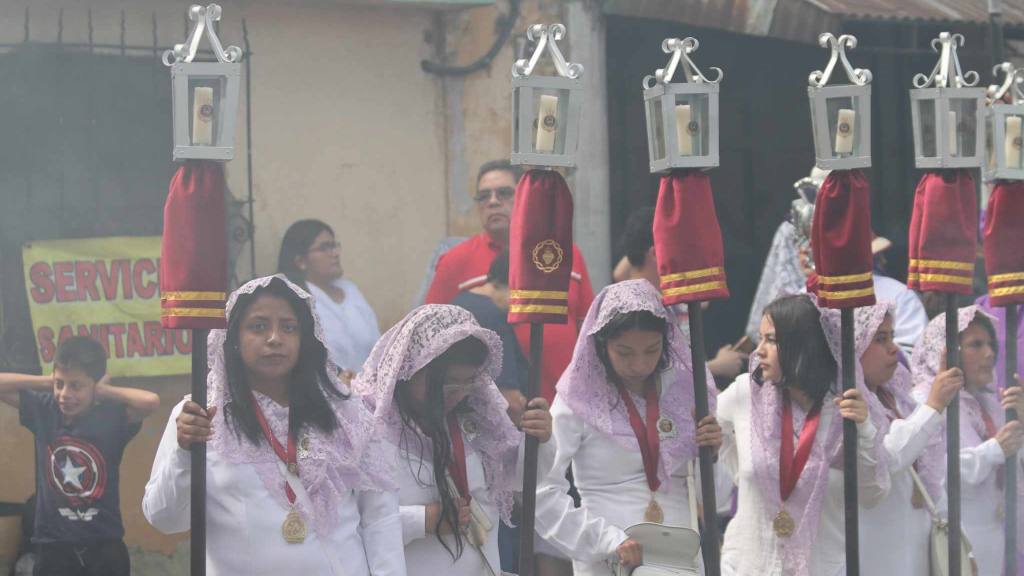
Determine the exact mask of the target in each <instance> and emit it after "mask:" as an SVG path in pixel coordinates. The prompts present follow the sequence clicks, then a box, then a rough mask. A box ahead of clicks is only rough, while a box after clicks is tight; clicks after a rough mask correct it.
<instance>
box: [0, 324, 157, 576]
mask: <svg viewBox="0 0 1024 576" xmlns="http://www.w3.org/2000/svg"><path fill="white" fill-rule="evenodd" d="M106 371H107V355H106V352H105V351H104V350H103V347H102V346H100V344H99V343H98V342H96V341H95V340H92V339H90V338H87V337H84V336H75V337H71V338H68V339H66V340H65V341H64V342H63V343H61V345H60V347H59V348H58V350H57V357H56V359H55V360H54V364H53V374H52V375H50V376H31V375H25V374H0V401H3V402H4V403H6V404H9V405H11V406H14V407H15V408H18V410H19V412H20V416H21V424H22V425H23V426H25V427H26V428H28V429H29V430H31V431H32V433H33V434H34V435H35V450H36V494H37V499H36V521H35V526H34V528H33V531H32V543H33V544H34V545H35V546H36V557H37V562H36V567H35V576H100V575H102V576H121V575H125V576H127V575H128V574H129V573H130V566H129V560H128V550H127V548H125V545H124V540H123V539H124V526H123V525H122V524H121V508H120V496H119V492H120V482H119V478H120V475H119V473H118V469H119V468H120V466H121V455H122V454H123V453H124V447H125V445H127V444H128V441H129V440H131V439H132V437H133V436H135V434H137V433H138V431H139V428H140V427H141V423H142V420H143V419H144V418H145V417H146V416H148V415H150V414H152V413H153V411H155V410H156V409H157V408H158V407H159V406H160V397H159V396H157V395H156V394H154V393H152V392H147V391H145V390H136V389H132V388H122V387H114V386H111V385H110V384H109V383H108V378H107V376H106Z"/></svg>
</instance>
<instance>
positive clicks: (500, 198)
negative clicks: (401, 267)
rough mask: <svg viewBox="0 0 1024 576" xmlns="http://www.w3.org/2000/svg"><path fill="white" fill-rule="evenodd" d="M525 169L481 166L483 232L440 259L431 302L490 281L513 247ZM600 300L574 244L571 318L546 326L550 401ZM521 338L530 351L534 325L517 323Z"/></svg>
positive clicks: (544, 383) (544, 385)
mask: <svg viewBox="0 0 1024 576" xmlns="http://www.w3.org/2000/svg"><path fill="white" fill-rule="evenodd" d="M519 175H520V171H519V169H518V167H516V166H512V165H511V164H509V162H508V161H506V160H494V161H491V162H487V163H486V164H484V165H483V166H481V167H480V171H479V172H478V173H477V179H476V194H475V195H474V196H473V199H474V201H475V202H476V209H477V214H478V215H479V216H480V225H481V226H482V227H483V232H481V233H479V234H477V235H476V236H473V237H472V238H470V239H468V240H466V241H465V242H462V243H461V244H458V245H457V246H455V247H454V248H452V249H451V250H449V251H448V252H445V253H444V254H443V255H442V256H441V258H440V259H439V260H438V261H437V268H436V270H435V271H434V280H433V282H432V283H431V284H430V290H429V291H428V292H427V296H426V299H425V302H426V303H427V304H448V303H450V302H451V301H452V299H454V298H455V296H456V295H457V294H458V293H459V292H461V291H463V290H469V289H471V288H475V287H477V286H480V285H482V284H484V283H486V282H487V270H488V269H489V268H490V266H491V262H492V261H493V260H494V258H495V256H497V255H498V254H500V253H501V252H503V251H505V250H508V231H509V224H510V221H511V215H512V203H513V200H514V198H515V191H516V183H517V182H518V181H519ZM593 300H594V289H593V287H592V286H591V285H590V275H589V274H588V273H587V265H586V263H585V262H584V261H583V254H581V253H580V251H579V248H577V247H576V245H575V244H574V245H573V247H572V280H571V281H570V284H569V322H568V323H567V324H548V325H546V326H545V327H544V357H543V358H544V359H543V363H542V365H541V394H542V395H543V396H544V397H545V398H547V400H548V401H549V402H550V401H551V400H552V399H554V397H555V384H556V383H557V382H558V378H559V377H560V376H561V375H562V372H563V371H564V370H565V368H566V366H568V365H569V361H570V360H572V351H573V348H575V346H576V336H577V335H578V331H579V325H580V324H581V323H582V322H583V318H584V317H585V316H586V315H587V309H589V308H590V303H591V302H593ZM515 331H516V338H517V339H518V340H519V344H520V346H521V347H522V349H523V354H525V355H526V356H527V357H529V354H530V329H529V326H528V325H527V324H520V325H518V326H516V328H515Z"/></svg>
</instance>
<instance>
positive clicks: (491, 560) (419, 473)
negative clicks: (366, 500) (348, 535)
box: [375, 438, 522, 576]
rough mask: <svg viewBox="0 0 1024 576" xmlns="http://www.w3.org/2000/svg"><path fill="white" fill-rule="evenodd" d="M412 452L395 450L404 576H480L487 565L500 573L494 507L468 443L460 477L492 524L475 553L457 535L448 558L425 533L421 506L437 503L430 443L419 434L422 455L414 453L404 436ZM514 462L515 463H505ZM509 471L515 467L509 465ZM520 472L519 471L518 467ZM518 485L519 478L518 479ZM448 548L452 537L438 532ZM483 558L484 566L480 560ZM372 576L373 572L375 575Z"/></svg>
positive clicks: (415, 444)
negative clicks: (459, 549) (456, 553)
mask: <svg viewBox="0 0 1024 576" xmlns="http://www.w3.org/2000/svg"><path fill="white" fill-rule="evenodd" d="M409 445H410V447H411V448H410V451H412V452H413V453H412V454H408V455H406V454H404V453H403V451H402V450H396V452H397V453H398V455H399V456H398V458H399V460H398V469H397V472H398V476H397V480H398V486H399V504H400V509H401V516H402V541H403V543H404V544H405V563H406V566H407V567H408V573H409V575H410V576H483V575H486V574H489V572H488V570H487V564H489V565H490V566H491V567H492V568H493V569H494V571H495V573H497V574H500V573H501V561H500V558H499V556H498V521H499V515H498V507H497V505H496V504H495V502H494V500H493V498H492V497H491V495H490V494H489V492H488V490H487V484H486V482H485V481H484V467H483V463H482V462H481V460H480V457H479V456H478V455H477V453H476V451H474V449H473V446H472V445H471V444H470V443H469V442H468V441H467V442H466V443H465V450H466V478H467V480H468V482H469V492H470V494H471V495H472V499H473V500H475V501H476V502H477V504H479V505H480V508H481V509H482V510H483V512H484V513H485V514H487V517H488V519H490V521H491V523H492V524H493V529H492V530H491V531H490V532H489V533H488V535H487V543H486V544H485V545H484V546H483V548H482V552H483V554H481V551H478V550H477V549H476V548H474V547H473V546H472V545H470V544H469V541H468V540H467V539H465V538H463V540H462V542H463V550H462V555H461V556H460V557H459V558H458V560H453V559H452V556H451V555H450V554H449V553H448V550H445V548H444V547H443V546H442V545H441V543H440V542H439V541H438V539H437V535H436V534H428V533H427V531H426V522H425V516H426V505H427V504H432V503H434V502H440V496H439V495H438V493H437V488H436V487H435V486H434V466H433V460H432V458H431V451H430V441H429V440H427V439H426V438H424V453H423V457H422V459H421V458H420V455H419V443H418V441H417V440H415V439H412V438H410V440H409ZM521 453H522V448H520V450H519V453H516V452H515V451H510V454H509V455H508V457H509V458H516V457H518V456H519V455H520V454H521ZM511 464H513V465H514V464H515V463H511ZM508 469H510V470H516V468H512V467H511V466H509V468H508ZM520 472H521V471H520ZM520 484H521V481H520ZM443 538H444V539H445V542H446V543H447V544H448V547H449V548H450V549H451V550H452V551H453V552H454V551H455V539H454V538H452V537H451V536H443ZM484 556H486V559H487V560H486V564H485V562H484ZM375 576H376V575H375Z"/></svg>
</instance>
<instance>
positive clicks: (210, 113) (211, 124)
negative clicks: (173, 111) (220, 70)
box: [188, 76, 227, 146]
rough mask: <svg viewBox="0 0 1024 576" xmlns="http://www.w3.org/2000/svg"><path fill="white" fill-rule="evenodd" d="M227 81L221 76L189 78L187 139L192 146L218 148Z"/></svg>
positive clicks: (221, 130)
mask: <svg viewBox="0 0 1024 576" xmlns="http://www.w3.org/2000/svg"><path fill="white" fill-rule="evenodd" d="M226 85H227V79H226V78H225V77H223V76H189V79H188V119H189V121H188V138H189V143H190V144H191V145H192V146H219V145H221V136H222V133H223V128H224V114H223V111H222V110H221V107H222V103H223V102H224V95H225V90H226V88H227V86H226Z"/></svg>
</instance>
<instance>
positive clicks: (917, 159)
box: [910, 32, 985, 168]
mask: <svg viewBox="0 0 1024 576" xmlns="http://www.w3.org/2000/svg"><path fill="white" fill-rule="evenodd" d="M963 45H964V37H963V35H962V34H950V33H949V32H942V33H941V34H939V37H938V38H935V39H934V40H932V49H933V50H935V51H936V52H939V53H940V56H939V61H938V62H937V63H936V64H935V68H933V69H932V72H931V74H929V75H927V76H926V75H924V74H917V75H916V76H914V88H912V89H911V90H910V104H911V106H910V110H911V120H912V121H913V128H914V163H915V165H916V166H917V167H918V168H981V167H982V165H983V164H984V154H985V125H984V118H985V116H984V114H985V89H984V88H976V87H975V86H976V85H977V83H978V73H977V72H975V71H973V70H972V71H969V72H967V73H964V72H963V71H962V70H961V68H960V59H959V58H958V57H957V53H956V51H957V48H958V47H959V46H963Z"/></svg>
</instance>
